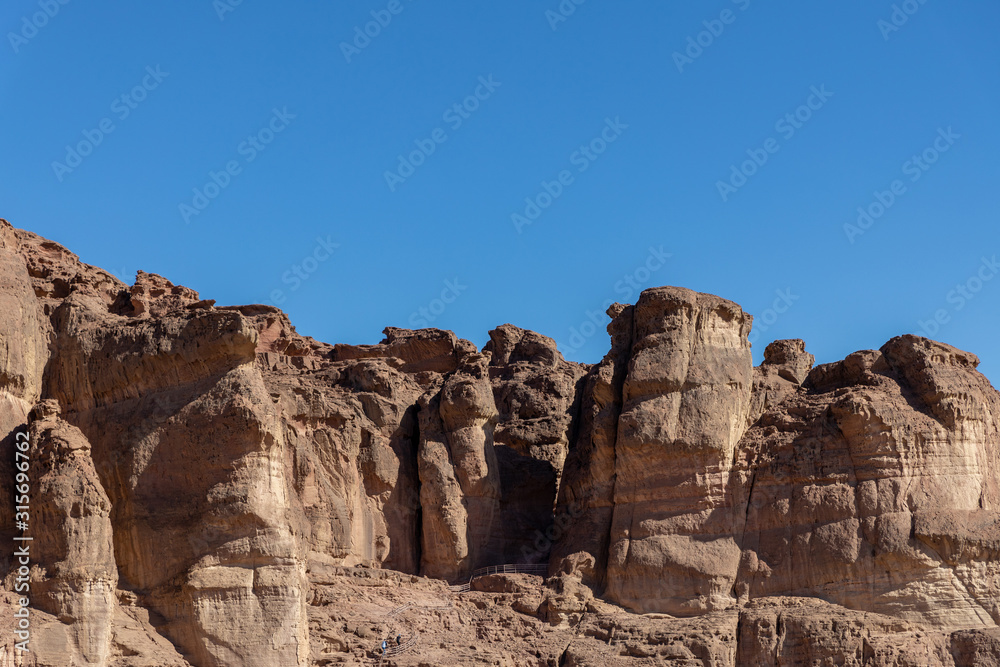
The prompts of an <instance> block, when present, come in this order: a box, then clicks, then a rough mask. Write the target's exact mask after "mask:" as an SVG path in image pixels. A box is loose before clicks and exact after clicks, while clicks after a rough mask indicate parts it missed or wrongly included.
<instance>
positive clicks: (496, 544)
mask: <svg viewBox="0 0 1000 667" xmlns="http://www.w3.org/2000/svg"><path fill="white" fill-rule="evenodd" d="M483 350H484V352H486V353H488V354H490V355H491V358H490V366H489V378H490V384H491V385H492V388H493V397H494V401H495V403H496V406H497V411H498V417H497V426H496V429H495V432H494V437H493V440H494V444H495V451H496V456H497V463H498V467H499V468H498V469H499V475H500V485H501V492H500V507H499V515H498V521H497V525H496V529H495V530H493V535H492V539H491V541H490V545H489V549H488V551H489V554H488V557H489V560H490V561H491V563H538V562H545V561H546V560H547V559H548V557H549V550H550V548H551V543H552V537H553V535H554V533H553V531H556V530H561V528H560V525H559V524H556V523H555V519H556V516H555V515H554V513H553V510H554V508H555V504H556V494H557V493H558V491H559V487H560V484H561V481H562V473H563V468H564V466H565V462H566V456H567V454H568V452H569V449H570V443H571V442H572V441H573V439H574V438H575V436H576V434H575V429H576V424H577V422H578V415H579V404H580V399H581V396H582V394H583V382H582V380H583V378H584V376H585V375H586V367H584V366H582V365H580V364H576V363H571V362H567V361H566V360H564V359H563V357H562V354H560V353H559V351H558V350H557V349H556V344H555V341H553V340H552V339H551V338H548V337H547V336H542V335H540V334H537V333H535V332H533V331H526V330H524V329H519V328H517V327H515V326H513V325H510V324H505V325H503V326H500V327H498V328H496V329H494V330H493V331H491V332H490V341H489V342H488V343H487V344H486V346H485V347H484V348H483Z"/></svg>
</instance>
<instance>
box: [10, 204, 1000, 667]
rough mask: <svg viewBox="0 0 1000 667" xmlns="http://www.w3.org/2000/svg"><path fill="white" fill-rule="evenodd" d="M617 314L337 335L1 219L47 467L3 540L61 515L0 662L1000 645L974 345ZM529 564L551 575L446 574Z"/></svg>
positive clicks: (490, 657) (993, 464)
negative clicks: (487, 328) (846, 339)
mask: <svg viewBox="0 0 1000 667" xmlns="http://www.w3.org/2000/svg"><path fill="white" fill-rule="evenodd" d="M608 314H609V315H610V316H611V323H610V324H609V325H608V333H609V334H610V338H611V339H610V351H609V352H608V354H607V355H606V356H605V358H604V359H603V360H602V361H601V362H600V363H598V364H595V365H585V364H578V363H575V362H571V361H567V360H565V359H564V358H563V357H562V355H561V354H560V353H559V351H558V350H557V349H556V346H555V343H554V342H553V341H552V340H551V339H550V338H547V337H545V336H542V335H540V334H537V333H535V332H532V331H526V330H524V329H519V328H517V327H515V326H513V325H510V324H504V325H502V326H499V327H497V328H496V329H494V330H493V331H491V332H490V340H489V342H488V343H487V344H486V345H485V346H484V347H483V349H481V350H480V349H477V347H476V346H475V345H473V344H472V343H471V342H469V341H466V340H461V339H459V338H457V337H456V336H455V335H454V334H453V333H451V332H448V331H441V330H437V329H424V330H419V331H411V330H407V329H398V328H393V327H389V328H386V329H385V330H384V332H383V334H384V338H383V340H382V341H381V342H379V343H376V344H372V345H328V344H326V343H321V342H318V341H315V340H313V339H311V338H307V337H303V336H301V335H299V334H298V333H297V332H296V331H295V329H294V327H292V325H291V323H290V322H289V321H288V318H287V317H286V316H285V315H284V313H282V312H281V311H280V310H278V309H276V308H272V307H269V306H261V305H250V306H226V307H219V306H217V305H216V304H215V302H214V301H212V300H205V299H202V298H201V297H200V295H199V294H198V293H197V292H195V291H193V290H191V289H189V288H186V287H183V286H179V285H174V284H173V283H171V282H170V281H169V280H167V279H166V278H163V277H161V276H157V275H155V274H149V273H144V272H139V274H138V275H137V277H136V280H135V283H134V284H133V285H131V286H127V285H125V284H123V283H121V282H120V281H119V280H118V279H117V278H115V277H114V276H112V275H111V274H109V273H107V272H105V271H102V270H100V269H97V268H95V267H91V266H88V265H86V264H83V263H82V262H80V261H79V259H78V258H77V257H76V256H75V255H73V254H72V253H70V252H69V251H68V250H66V249H65V248H63V247H62V246H60V245H58V244H56V243H53V242H51V241H48V240H46V239H42V238H40V237H38V236H36V235H34V234H31V233H30V232H25V231H22V230H16V229H14V228H13V227H11V226H10V225H9V224H8V223H6V222H5V221H0V408H2V412H0V490H2V492H3V494H4V495H5V496H6V497H7V498H9V499H10V498H13V497H14V491H15V485H16V484H20V483H22V482H23V479H24V478H23V477H22V478H21V481H18V480H19V478H18V477H17V475H18V474H19V473H20V474H22V475H26V476H27V479H28V480H30V487H31V489H30V494H29V495H30V503H29V504H30V521H29V522H28V529H27V530H23V526H22V527H21V528H19V527H18V524H17V523H16V521H20V520H21V518H18V519H16V520H15V511H19V510H16V509H15V505H14V503H11V502H4V503H2V504H0V539H4V540H7V543H8V544H12V543H13V538H14V537H15V535H17V536H19V537H20V536H29V537H31V538H32V540H31V544H32V549H31V559H30V566H25V569H24V570H21V569H19V568H20V567H21V565H20V563H18V562H15V560H14V559H12V556H11V554H10V550H7V551H6V552H4V554H3V555H2V556H0V566H2V569H3V574H4V575H5V579H4V587H3V591H2V594H0V607H3V609H6V610H7V611H5V612H4V613H3V615H2V619H0V628H2V629H3V642H4V643H3V644H2V645H0V667H5V666H6V665H52V666H56V665H58V666H60V667H62V666H65V665H86V666H94V667H98V666H101V667H103V666H112V665H113V666H115V667H154V666H155V667H160V666H166V665H169V666H170V667H175V666H176V667H183V666H185V665H194V666H197V667H210V666H211V667H222V666H226V667H228V666H240V667H243V666H249V667H253V666H255V665H260V666H263V665H267V666H268V667H271V666H277V667H285V666H289V667H291V666H294V667H305V666H307V665H328V664H339V663H344V664H360V663H361V662H362V661H364V660H367V659H369V658H371V657H374V655H375V654H374V653H373V652H372V649H373V648H374V647H375V646H377V645H378V643H379V642H380V641H381V639H382V638H383V637H387V636H398V637H399V644H398V645H399V646H400V647H403V648H406V649H408V650H409V653H405V654H404V653H400V654H399V655H393V656H391V657H390V658H389V659H390V660H392V661H394V663H393V664H400V665H421V664H440V665H465V664H470V665H471V664H482V663H493V664H511V665H514V664H516V665H522V664H523V665H551V664H560V665H578V666H582V665H646V664H649V665H652V664H684V665H718V666H721V665H727V666H728V665H732V666H735V665H775V666H776V665H799V664H801V665H821V664H844V665H859V666H860V665H866V666H867V665H873V666H883V665H884V666H886V667H888V666H890V665H893V666H901V665H913V666H916V665H934V666H942V667H964V666H967V665H968V666H973V667H980V666H986V665H998V664H1000V394H997V392H996V390H995V389H994V388H993V387H992V386H990V384H989V382H988V381H987V380H986V379H985V378H984V377H983V376H982V375H981V374H979V373H978V372H977V371H976V365H977V364H978V359H977V358H976V357H975V356H974V355H972V354H969V353H967V352H963V351H961V350H957V349H955V348H953V347H950V346H948V345H945V344H943V343H938V342H935V341H931V340H928V339H925V338H920V337H916V336H909V335H907V336H900V337H898V338H894V339H892V340H890V341H889V342H888V343H886V344H885V345H884V346H882V348H881V349H879V350H865V351H861V352H856V353H854V354H851V355H849V356H848V357H847V358H846V359H844V360H843V361H839V362H835V363H830V364H823V365H820V366H817V367H815V368H814V367H813V366H814V361H815V360H814V358H813V356H812V355H811V354H809V353H808V352H807V351H806V348H805V344H804V343H803V341H801V340H786V341H775V342H773V343H771V344H770V345H768V346H767V348H766V350H765V352H764V360H763V362H762V364H761V365H760V366H758V367H757V368H753V367H752V364H751V361H750V359H751V357H750V344H749V342H748V334H749V333H750V329H751V318H750V317H749V316H748V315H746V314H745V313H744V312H743V311H742V310H741V309H740V307H739V306H737V305H736V304H734V303H732V302H730V301H726V300H724V299H721V298H719V297H716V296H712V295H707V294H700V293H697V292H693V291H691V290H687V289H683V288H677V287H659V288H653V289H648V290H646V291H644V292H643V293H642V294H641V295H640V297H639V299H638V301H637V302H636V303H635V304H634V305H626V304H614V305H612V306H611V308H610V309H609V310H608ZM19 433H20V434H22V435H20V436H18V434H19ZM25 434H26V435H27V441H28V442H29V444H30V446H29V449H28V452H27V458H28V460H29V461H30V464H25V465H27V466H28V470H27V471H26V472H25V471H24V470H22V469H20V468H18V467H17V465H18V461H19V459H17V458H16V457H15V451H16V450H17V444H16V443H18V442H22V441H24V438H25ZM22 467H24V466H22ZM18 502H20V501H18ZM22 518H23V517H22ZM504 563H534V564H545V563H548V567H549V573H550V575H552V576H550V577H548V578H542V577H537V576H533V575H530V574H524V573H523V570H522V573H518V572H516V571H514V572H511V571H506V572H505V571H500V572H491V573H490V574H488V575H485V576H482V577H479V578H476V579H475V580H474V581H472V583H471V589H472V590H471V591H470V592H462V593H458V594H456V593H455V592H453V590H450V589H449V588H448V587H447V585H446V584H447V583H451V584H456V583H463V582H467V581H468V580H469V578H470V576H471V575H472V574H473V573H474V571H475V570H476V568H480V567H484V566H493V565H501V564H504ZM536 567H537V565H536ZM542 567H544V565H542ZM18 577H21V578H22V580H23V579H25V578H27V580H29V583H30V591H28V592H27V595H28V596H29V597H30V602H29V605H30V612H31V642H30V643H31V645H32V647H33V650H32V652H31V653H30V654H26V653H23V652H18V651H17V650H15V648H14V639H13V638H14V637H15V635H14V630H15V629H16V628H17V622H18V621H17V619H16V618H15V617H14V616H13V613H14V610H16V609H18V608H20V606H21V600H20V598H21V597H22V592H18V591H15V584H16V583H17V581H18ZM442 580H444V581H442ZM404 638H405V641H404ZM402 650H403V649H402V648H401V649H400V651H402Z"/></svg>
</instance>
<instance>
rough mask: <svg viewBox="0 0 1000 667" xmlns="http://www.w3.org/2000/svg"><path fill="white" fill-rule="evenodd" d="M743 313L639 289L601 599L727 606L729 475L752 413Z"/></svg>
mask: <svg viewBox="0 0 1000 667" xmlns="http://www.w3.org/2000/svg"><path fill="white" fill-rule="evenodd" d="M751 319H752V318H750V316H748V315H746V314H744V312H743V311H742V309H740V307H739V306H737V305H736V304H734V303H732V302H730V301H726V300H724V299H720V298H719V297H716V296H711V295H707V294H698V293H696V292H692V291H691V290H686V289H682V288H672V287H666V288H655V289H649V290H646V291H644V292H643V293H642V295H641V296H640V297H639V301H638V303H637V304H636V305H635V310H634V314H633V332H634V333H633V342H632V349H631V355H630V360H629V367H628V375H627V376H626V378H625V383H624V386H623V390H622V398H623V405H622V412H621V416H620V417H619V421H618V434H617V439H616V441H615V486H614V503H615V506H614V518H613V521H612V526H611V537H610V540H611V542H610V548H609V556H608V589H607V596H608V598H609V599H611V600H613V601H615V602H617V603H619V604H622V605H623V606H625V607H627V608H629V609H632V610H635V611H642V612H649V611H658V612H667V613H671V614H674V615H691V614H698V613H704V612H706V611H711V610H721V609H726V608H728V607H731V606H733V605H734V604H735V599H734V598H733V597H732V593H731V592H732V589H733V584H734V583H735V580H736V573H737V568H738V565H739V561H740V553H741V550H740V546H739V542H738V540H737V536H736V535H735V534H734V520H735V517H734V513H733V508H732V502H731V494H730V491H731V490H730V488H729V484H730V478H729V477H730V469H731V467H732V463H733V459H734V453H735V449H736V445H737V442H738V441H739V438H740V436H741V435H742V431H743V425H744V424H745V423H746V420H747V416H748V412H749V408H750V391H751V382H752V363H751V360H750V345H749V343H748V342H747V334H748V333H749V331H750V323H751Z"/></svg>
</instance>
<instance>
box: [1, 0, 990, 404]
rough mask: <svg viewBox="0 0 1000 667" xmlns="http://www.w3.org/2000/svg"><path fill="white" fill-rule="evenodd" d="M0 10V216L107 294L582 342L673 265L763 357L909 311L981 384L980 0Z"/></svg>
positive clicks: (985, 223)
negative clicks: (155, 282)
mask: <svg viewBox="0 0 1000 667" xmlns="http://www.w3.org/2000/svg"><path fill="white" fill-rule="evenodd" d="M576 2H580V4H576ZM0 24H2V27H3V33H4V40H3V44H2V45H0V114H2V118H3V123H2V129H0V150H2V156H3V159H2V160H0V197H2V199H0V201H2V207H0V216H2V217H6V218H7V219H9V220H10V221H11V222H12V223H13V224H14V225H15V226H19V227H24V228H28V229H31V230H33V231H35V232H37V233H39V234H42V235H43V236H46V237H49V238H52V239H54V240H56V241H58V242H60V243H62V244H64V245H66V246H68V247H69V248H70V249H72V250H73V251H74V252H76V253H78V254H79V255H80V256H81V258H82V259H83V260H84V261H86V262H88V263H91V264H96V265H99V266H102V267H104V268H107V269H109V270H111V271H113V272H114V273H116V274H118V275H119V276H120V277H123V278H126V279H127V281H128V282H131V280H132V278H133V277H134V274H135V271H136V270H137V269H143V270H146V271H151V272H154V273H159V274H162V275H164V276H166V277H168V278H170V279H171V280H173V281H174V282H175V283H180V284H183V285H186V286H189V287H191V288H193V289H196V290H198V291H199V292H201V294H202V296H203V298H214V299H217V300H218V302H219V303H220V304H235V303H274V302H276V301H277V302H278V305H280V306H281V307H282V308H283V309H284V310H286V311H287V312H288V313H289V314H290V315H291V317H292V321H293V323H295V324H296V326H297V328H298V330H299V331H300V332H301V333H304V334H307V335H311V336H314V337H316V338H318V339H320V340H324V341H328V342H345V343H375V342H377V341H379V340H380V339H381V330H382V329H383V328H384V327H385V326H400V327H420V326H435V327H440V328H446V329H452V330H454V331H455V332H456V333H457V334H459V335H460V336H462V337H464V338H468V339H470V340H472V341H474V342H475V343H476V344H478V345H482V344H484V343H485V342H486V341H487V339H488V337H487V332H488V331H489V329H491V328H493V327H495V326H497V325H499V324H503V323H505V322H511V323H513V324H516V325H518V326H521V327H525V328H530V329H534V330H535V331H539V332H541V333H544V334H546V335H548V336H551V337H552V338H554V339H555V340H556V341H557V342H558V343H559V345H560V348H561V349H563V350H564V353H565V354H566V356H567V357H568V358H570V359H574V360H579V361H586V362H595V361H597V360H599V359H600V358H601V357H602V356H603V354H604V353H605V352H606V351H607V347H608V340H607V336H606V334H605V333H604V326H605V324H606V322H607V318H606V317H605V316H603V314H602V312H603V310H604V308H605V306H606V304H607V303H609V302H611V301H614V300H619V301H624V302H634V301H635V299H636V297H637V296H638V291H639V290H640V289H642V288H645V287H651V286H655V285H681V286H685V287H690V288H692V289H696V290H700V291H705V292H711V293H714V294H718V295H720V296H724V297H726V298H729V299H732V300H734V301H736V302H737V303H739V304H741V305H742V306H743V307H744V309H745V310H747V311H748V312H749V313H751V314H753V315H754V316H755V318H756V321H755V333H754V334H752V339H753V340H754V342H755V345H754V356H755V360H756V361H757V362H759V361H760V358H761V356H762V352H763V347H764V345H766V344H767V343H768V342H770V341H771V340H774V339H778V338H793V337H794V338H803V339H805V340H806V343H807V349H808V350H810V351H811V352H813V353H814V354H815V355H816V356H817V359H818V361H820V362H827V361H834V360H836V359H839V358H842V357H843V356H845V355H846V354H848V353H850V352H852V351H854V350H858V349H868V348H877V347H879V346H881V345H882V344H883V343H884V342H885V341H886V340H888V339H889V338H891V337H892V336H895V335H898V334H901V333H905V332H914V333H921V332H923V333H932V334H933V336H932V337H934V338H937V339H939V340H943V341H945V342H948V343H951V344H954V345H957V346H959V347H961V348H963V349H967V350H970V351H972V352H975V353H977V354H978V355H979V356H980V357H981V358H982V360H983V363H982V365H981V367H980V369H981V370H982V371H983V372H984V373H986V375H987V376H989V377H991V379H992V380H993V382H994V385H997V384H998V383H997V380H998V379H1000V346H998V344H997V336H996V332H997V330H998V329H1000V309H998V306H1000V276H997V275H996V274H997V273H1000V266H997V265H995V264H994V258H996V257H997V256H1000V233H998V227H997V224H998V216H997V213H998V206H997V193H998V185H997V178H998V155H1000V122H998V106H1000V104H998V102H1000V85H998V84H1000V40H997V37H996V36H997V34H998V33H1000V5H998V4H997V3H996V2H995V1H992V0H991V1H987V0H980V1H974V0H968V1H964V2H962V1H955V2H951V1H949V2H945V1H944V0H923V1H918V0H907V1H906V2H897V3H896V4H895V6H894V3H893V2H890V1H889V0H885V1H873V0H838V1H837V2H833V1H832V0H825V1H819V2H808V3H805V2H803V3H765V2H763V1H762V0H736V1H733V0H714V1H712V2H689V3H679V2H649V1H647V2H633V1H624V2H610V1H608V0H585V1H582V2H581V0H576V1H575V2H574V0H563V2H561V3H560V2H559V1H558V0H542V1H535V2H523V1H522V2H495V3H465V2H463V3H459V2H450V1H449V2H430V1H429V0H370V1H366V2H300V1H297V0H291V1H289V2H283V3H280V4H278V3H271V2H260V1H255V0H243V1H242V2H239V3H238V4H237V0H217V1H216V2H213V1H212V0H177V1H174V2H169V3H88V2H83V1H82V0H8V1H7V2H5V3H3V7H2V9H0ZM365 33H367V34H365ZM859 209H860V212H859ZM994 278H996V279H994ZM588 313H589V314H588Z"/></svg>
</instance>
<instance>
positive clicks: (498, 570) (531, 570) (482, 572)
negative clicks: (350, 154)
mask: <svg viewBox="0 0 1000 667" xmlns="http://www.w3.org/2000/svg"><path fill="white" fill-rule="evenodd" d="M490 574H535V575H538V576H540V577H545V576H548V574H549V565H548V563H509V564H507V565H490V566H489V567H481V568H479V569H478V570H474V571H473V572H472V575H471V576H470V577H469V581H467V582H465V583H462V584H456V585H455V586H449V587H448V589H449V590H450V591H451V592H452V593H465V592H468V591H470V590H472V582H473V580H474V579H478V578H479V577H485V576H487V575H490Z"/></svg>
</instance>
